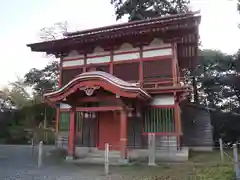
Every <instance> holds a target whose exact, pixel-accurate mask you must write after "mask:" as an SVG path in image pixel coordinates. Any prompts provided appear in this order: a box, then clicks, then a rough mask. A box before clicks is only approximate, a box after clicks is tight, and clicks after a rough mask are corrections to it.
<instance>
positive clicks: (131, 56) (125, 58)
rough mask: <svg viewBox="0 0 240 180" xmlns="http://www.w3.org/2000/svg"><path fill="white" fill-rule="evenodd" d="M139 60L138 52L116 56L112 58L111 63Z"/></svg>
mask: <svg viewBox="0 0 240 180" xmlns="http://www.w3.org/2000/svg"><path fill="white" fill-rule="evenodd" d="M138 58H140V54H139V52H137V53H129V54H117V55H114V56H113V61H128V60H133V59H138Z"/></svg>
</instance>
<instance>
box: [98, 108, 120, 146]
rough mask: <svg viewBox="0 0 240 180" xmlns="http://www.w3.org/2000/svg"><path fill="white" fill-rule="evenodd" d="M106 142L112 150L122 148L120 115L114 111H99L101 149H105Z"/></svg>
mask: <svg viewBox="0 0 240 180" xmlns="http://www.w3.org/2000/svg"><path fill="white" fill-rule="evenodd" d="M105 143H108V144H109V145H110V147H109V149H110V150H119V149H120V115H119V113H115V112H112V111H107V112H100V113H99V149H101V150H104V149H105Z"/></svg>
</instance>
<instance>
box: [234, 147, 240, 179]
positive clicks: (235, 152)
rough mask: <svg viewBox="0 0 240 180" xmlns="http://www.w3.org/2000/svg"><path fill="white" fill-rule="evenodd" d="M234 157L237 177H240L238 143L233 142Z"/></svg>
mask: <svg viewBox="0 0 240 180" xmlns="http://www.w3.org/2000/svg"><path fill="white" fill-rule="evenodd" d="M233 157H234V169H235V173H236V178H237V179H240V170H239V164H238V148H237V145H236V144H233Z"/></svg>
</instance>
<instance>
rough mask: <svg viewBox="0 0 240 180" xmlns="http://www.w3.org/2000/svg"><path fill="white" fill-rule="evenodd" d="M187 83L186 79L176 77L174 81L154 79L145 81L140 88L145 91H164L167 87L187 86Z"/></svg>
mask: <svg viewBox="0 0 240 180" xmlns="http://www.w3.org/2000/svg"><path fill="white" fill-rule="evenodd" d="M174 81H175V82H174ZM187 82H188V79H187V78H185V77H178V78H176V79H175V80H174V79H173V78H156V79H151V80H145V81H144V82H143V83H142V84H141V87H142V88H143V89H146V90H154V89H166V88H169V87H183V86H189V83H187Z"/></svg>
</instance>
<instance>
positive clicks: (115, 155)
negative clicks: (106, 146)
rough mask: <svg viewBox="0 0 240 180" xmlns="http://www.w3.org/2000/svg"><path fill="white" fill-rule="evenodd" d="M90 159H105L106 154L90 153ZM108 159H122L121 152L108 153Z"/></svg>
mask: <svg viewBox="0 0 240 180" xmlns="http://www.w3.org/2000/svg"><path fill="white" fill-rule="evenodd" d="M87 156H88V157H103V158H104V156H105V152H90V153H88V155H87ZM108 157H109V158H110V157H113V158H114V157H116V158H119V157H120V152H111V151H110V152H109V153H108Z"/></svg>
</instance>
